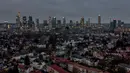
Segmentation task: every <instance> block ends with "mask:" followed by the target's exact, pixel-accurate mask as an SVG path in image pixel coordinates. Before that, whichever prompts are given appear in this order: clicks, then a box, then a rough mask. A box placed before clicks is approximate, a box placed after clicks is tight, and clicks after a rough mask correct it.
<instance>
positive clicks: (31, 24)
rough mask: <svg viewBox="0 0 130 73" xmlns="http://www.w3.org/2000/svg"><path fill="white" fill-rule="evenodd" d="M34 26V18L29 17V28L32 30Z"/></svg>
mask: <svg viewBox="0 0 130 73" xmlns="http://www.w3.org/2000/svg"><path fill="white" fill-rule="evenodd" d="M33 24H34V22H33V18H32V16H29V17H28V26H29V27H31V28H32V27H33Z"/></svg>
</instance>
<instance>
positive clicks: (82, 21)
mask: <svg viewBox="0 0 130 73" xmlns="http://www.w3.org/2000/svg"><path fill="white" fill-rule="evenodd" d="M80 24H81V26H84V17H82V18H81V20H80Z"/></svg>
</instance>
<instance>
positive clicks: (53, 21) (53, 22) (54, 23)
mask: <svg viewBox="0 0 130 73" xmlns="http://www.w3.org/2000/svg"><path fill="white" fill-rule="evenodd" d="M52 27H53V28H55V27H56V17H53V18H52Z"/></svg>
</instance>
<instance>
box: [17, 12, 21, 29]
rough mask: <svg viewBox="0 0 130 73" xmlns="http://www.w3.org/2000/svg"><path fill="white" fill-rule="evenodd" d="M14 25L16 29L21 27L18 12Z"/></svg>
mask: <svg viewBox="0 0 130 73" xmlns="http://www.w3.org/2000/svg"><path fill="white" fill-rule="evenodd" d="M16 24H17V27H19V28H20V27H21V20H20V12H18V14H17V15H16Z"/></svg>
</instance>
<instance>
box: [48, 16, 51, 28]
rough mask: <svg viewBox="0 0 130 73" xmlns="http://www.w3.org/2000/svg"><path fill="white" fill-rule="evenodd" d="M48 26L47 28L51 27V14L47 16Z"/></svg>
mask: <svg viewBox="0 0 130 73" xmlns="http://www.w3.org/2000/svg"><path fill="white" fill-rule="evenodd" d="M48 27H49V29H52V19H51V16H49V20H48Z"/></svg>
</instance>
